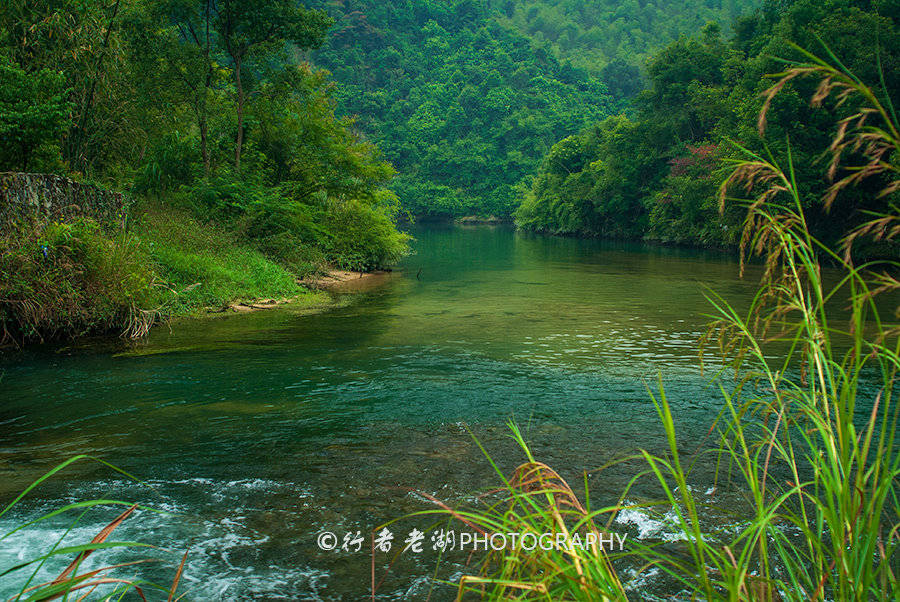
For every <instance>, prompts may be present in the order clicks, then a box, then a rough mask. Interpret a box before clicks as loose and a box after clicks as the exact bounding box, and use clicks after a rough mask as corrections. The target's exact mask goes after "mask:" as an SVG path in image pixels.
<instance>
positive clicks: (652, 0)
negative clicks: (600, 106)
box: [491, 0, 760, 95]
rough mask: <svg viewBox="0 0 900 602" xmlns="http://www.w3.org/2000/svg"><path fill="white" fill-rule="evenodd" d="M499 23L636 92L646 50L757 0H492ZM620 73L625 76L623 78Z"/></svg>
mask: <svg viewBox="0 0 900 602" xmlns="http://www.w3.org/2000/svg"><path fill="white" fill-rule="evenodd" d="M491 4H493V5H495V6H498V7H499V8H500V10H501V20H502V22H504V23H506V24H508V25H510V26H512V27H514V28H516V29H517V30H519V31H521V32H522V33H524V34H525V35H528V36H529V37H531V38H532V40H533V41H534V42H535V43H536V44H546V45H548V46H549V47H550V48H551V49H552V50H553V52H554V53H555V54H556V55H557V56H560V57H562V58H566V59H570V60H571V61H572V63H573V64H574V65H576V66H577V67H582V68H584V69H587V70H589V71H590V72H591V73H595V74H598V73H599V74H600V75H601V76H602V77H603V79H604V81H605V82H606V84H607V85H608V86H610V89H611V90H612V91H614V92H615V93H617V94H626V95H628V94H631V93H634V92H637V91H639V88H635V87H634V86H635V85H636V84H638V85H639V83H640V76H639V71H638V70H639V69H640V68H642V67H643V63H644V61H645V60H646V59H647V58H648V56H649V55H650V53H651V52H652V51H654V50H656V49H657V48H659V47H660V46H663V45H665V44H667V43H669V42H671V41H673V40H675V39H677V38H678V37H679V36H681V35H683V34H684V33H686V32H692V31H696V30H697V29H699V28H700V27H701V26H702V25H704V24H705V23H708V22H710V21H714V22H718V23H730V22H732V21H733V20H734V19H735V18H737V17H739V16H740V15H741V14H744V13H749V12H750V11H751V10H752V9H754V8H756V7H757V6H759V4H760V2H759V1H758V0H682V1H681V2H665V1H663V0H629V1H625V2H622V1H621V0H594V1H593V2H588V1H586V0H506V1H499V2H493V3H491ZM621 76H624V77H621Z"/></svg>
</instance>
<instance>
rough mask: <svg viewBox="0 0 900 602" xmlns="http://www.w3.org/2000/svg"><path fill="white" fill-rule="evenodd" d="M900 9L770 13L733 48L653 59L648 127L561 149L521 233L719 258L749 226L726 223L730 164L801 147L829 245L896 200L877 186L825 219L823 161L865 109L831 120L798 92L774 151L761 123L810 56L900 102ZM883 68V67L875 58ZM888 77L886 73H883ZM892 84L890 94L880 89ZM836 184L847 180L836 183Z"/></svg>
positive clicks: (590, 137)
mask: <svg viewBox="0 0 900 602" xmlns="http://www.w3.org/2000/svg"><path fill="white" fill-rule="evenodd" d="M898 14H900V4H898V3H897V2H896V1H893V0H892V1H884V2H870V1H866V0H825V1H817V0H798V1H795V2H781V1H775V0H768V1H767V2H766V3H765V4H764V6H763V8H762V9H760V10H759V11H758V12H756V13H755V14H753V15H750V16H747V17H743V18H741V19H739V20H737V21H736V22H735V24H734V35H733V37H731V38H730V39H726V38H725V37H724V36H723V35H722V33H721V31H720V29H719V28H718V27H717V26H715V25H708V26H706V27H705V28H704V29H703V31H702V32H701V33H700V34H699V35H697V36H695V37H691V38H679V39H678V40H676V41H674V42H672V43H671V44H669V45H668V46H666V47H665V48H663V49H661V50H660V51H659V52H657V53H656V54H654V56H653V57H652V58H651V60H650V61H649V63H648V66H647V75H648V78H649V89H648V90H646V91H644V92H642V93H641V94H639V95H638V97H637V98H636V101H635V110H636V115H635V116H633V118H631V119H629V118H626V117H611V118H609V119H607V120H605V121H603V122H600V123H599V124H597V125H595V126H593V127H592V128H589V129H588V130H586V131H584V132H582V133H580V134H578V135H575V136H571V137H569V138H566V139H564V140H562V141H560V142H558V143H557V144H556V145H555V146H554V147H553V149H552V150H551V152H550V153H548V155H547V156H546V157H545V159H544V162H543V164H542V166H541V168H540V170H539V171H538V173H537V175H536V176H535V177H534V179H533V181H532V182H531V184H530V186H529V190H528V193H527V194H526V195H525V198H524V200H523V202H522V205H521V206H520V207H519V209H518V211H517V218H518V222H519V223H520V225H521V226H523V227H525V228H529V229H534V230H542V231H548V232H555V233H574V234H587V235H602V236H608V235H612V236H626V237H646V238H650V239H656V240H662V241H668V242H685V243H695V244H696V243H700V244H708V245H722V244H734V243H736V242H737V240H738V237H739V232H740V227H739V226H740V221H741V219H742V213H741V212H740V211H735V210H732V211H730V212H727V213H725V214H720V213H719V211H718V203H717V201H716V193H717V190H718V188H719V185H720V184H721V182H722V178H723V176H722V172H721V171H720V170H719V168H720V167H722V166H723V160H727V159H728V158H729V157H733V156H735V154H736V153H737V152H738V150H737V148H736V144H740V145H742V146H744V147H746V148H749V149H752V150H755V151H758V152H765V149H766V148H768V149H769V150H770V151H771V152H772V153H774V154H775V155H776V156H780V157H784V156H785V154H786V148H787V144H788V139H790V146H791V148H792V154H793V162H794V164H796V165H798V166H801V167H798V172H797V177H798V180H799V181H798V185H799V188H800V192H801V198H802V200H803V203H804V206H805V207H806V208H807V209H814V210H811V211H809V213H808V216H807V219H808V221H809V224H810V228H811V229H812V231H813V233H814V234H815V235H817V236H819V237H820V238H822V239H823V240H824V241H826V242H827V243H829V244H832V243H834V242H835V240H836V238H837V237H839V235H840V234H841V233H842V232H843V231H845V229H846V226H847V224H848V223H849V224H852V223H854V222H858V221H860V220H863V219H865V215H864V212H865V211H868V210H877V209H880V208H884V207H885V206H886V203H887V202H889V200H890V199H885V198H880V199H879V198H878V197H877V195H875V194H872V190H874V187H875V186H877V185H878V183H877V182H871V183H870V184H867V186H872V187H873V189H871V190H870V189H869V188H867V186H861V187H858V188H854V189H853V190H851V191H848V193H847V194H846V195H844V196H842V197H841V199H839V200H838V202H836V203H834V204H833V205H831V206H830V212H829V213H826V212H824V211H821V210H820V209H822V208H823V199H822V196H821V194H820V193H817V192H816V191H821V190H822V189H823V186H822V184H823V183H825V181H826V179H827V177H828V176H827V174H826V171H827V170H828V165H827V162H823V161H820V160H819V158H820V155H821V150H822V149H823V148H827V147H828V146H829V144H830V142H831V139H832V137H833V135H834V134H835V132H836V131H837V129H838V128H839V127H841V126H840V123H839V122H840V120H841V119H842V118H843V117H846V116H847V115H849V114H851V113H852V110H853V102H852V101H848V102H847V103H844V104H843V105H842V106H838V103H837V102H836V101H833V100H831V101H828V102H826V103H825V107H824V108H825V110H824V111H823V110H818V109H817V108H816V107H814V106H812V104H811V102H810V99H811V98H812V97H813V95H814V93H815V91H816V86H817V83H816V82H813V81H808V80H804V79H803V78H795V79H793V80H792V81H790V82H787V83H786V85H785V88H784V90H783V91H782V93H781V94H779V95H778V96H777V97H776V98H774V99H773V103H772V106H771V110H770V111H769V112H768V119H767V124H766V127H767V131H766V136H765V138H763V137H762V136H761V133H760V131H759V128H758V126H759V124H758V122H757V115H758V114H759V111H760V109H761V107H762V105H763V103H764V102H765V99H764V98H763V97H762V96H761V94H762V93H763V92H764V91H765V90H766V89H768V88H769V87H770V86H771V85H772V84H773V80H772V79H770V78H769V77H767V75H768V74H772V73H778V72H779V71H781V70H782V69H783V63H781V62H780V61H779V60H777V59H776V58H775V57H782V58H788V59H790V58H797V57H798V56H799V50H797V49H796V48H795V47H793V46H792V45H791V44H790V43H789V41H790V42H794V43H796V44H797V45H799V46H801V47H803V48H809V49H813V50H819V51H821V52H822V53H825V52H827V50H826V49H825V48H824V46H823V42H826V43H827V45H828V47H829V48H830V50H831V51H832V52H834V54H835V55H836V56H837V57H839V59H840V60H841V61H842V62H843V63H844V64H845V65H846V66H847V67H848V68H849V69H850V70H851V71H853V72H854V73H855V74H857V76H859V77H860V78H861V79H862V80H863V81H864V82H867V83H869V84H870V85H871V86H872V87H873V88H874V89H876V90H879V93H880V94H883V95H886V96H891V97H893V98H897V97H898V94H897V93H898V92H900V76H898V62H900V31H898V23H897V22H896V17H895V16H896V15H898ZM876 57H877V58H876ZM879 61H880V65H881V69H880V71H879V65H878V62H879ZM880 73H883V75H884V86H882V85H881V75H880ZM833 175H834V174H833Z"/></svg>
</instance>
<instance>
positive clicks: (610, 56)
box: [313, 0, 754, 217]
mask: <svg viewBox="0 0 900 602" xmlns="http://www.w3.org/2000/svg"><path fill="white" fill-rule="evenodd" d="M753 4H754V2H752V1H744V2H724V3H723V2H708V1H707V2H699V1H692V2H681V3H677V4H676V3H663V2H659V3H653V2H647V3H637V2H633V3H625V4H623V3H619V2H600V3H591V2H585V1H584V0H574V1H573V0H569V1H557V2H534V1H530V0H529V1H521V0H519V1H514V0H509V1H507V2H502V1H493V2H476V1H473V0H452V1H450V2H443V1H434V0H408V1H405V2H374V1H371V0H340V1H337V2H325V1H321V2H319V3H318V5H319V6H321V7H323V8H325V9H327V10H328V12H329V14H330V15H332V16H333V17H334V19H335V21H336V25H335V27H334V34H333V35H332V36H330V37H329V39H328V41H327V42H326V43H325V45H324V46H323V47H322V49H321V50H318V51H316V52H315V53H314V55H313V58H314V60H315V62H316V63H317V64H319V65H322V66H324V67H326V68H328V69H330V70H331V71H332V73H333V74H334V77H335V79H336V80H337V81H338V82H340V83H341V88H340V90H339V92H338V94H337V97H338V99H339V107H340V110H341V111H342V112H346V113H348V114H352V115H357V116H358V117H359V125H360V127H361V128H362V129H363V131H365V132H366V134H367V135H369V136H370V137H371V138H372V139H373V140H375V141H376V142H377V143H378V145H379V147H381V148H382V149H383V150H384V153H385V155H386V156H387V157H388V159H390V161H391V162H392V163H393V164H394V165H395V166H396V167H397V170H398V171H399V172H400V177H399V178H398V180H397V182H396V185H395V190H396V191H397V194H398V196H399V197H400V199H401V201H402V203H403V206H404V207H405V208H406V209H407V210H408V211H410V212H411V213H413V214H414V215H418V216H425V217H429V216H431V217H433V216H457V217H459V216H465V215H480V216H482V217H487V216H489V215H495V216H499V217H508V216H509V215H510V214H511V213H512V211H513V210H514V209H515V207H516V206H517V205H518V203H519V201H520V200H521V196H522V192H521V190H519V189H518V188H517V186H516V185H517V184H518V183H519V182H520V181H521V180H522V179H523V178H524V177H526V176H529V175H531V174H532V173H534V171H535V170H536V169H537V167H538V166H539V165H540V161H541V158H542V157H543V156H544V155H546V154H547V152H548V151H549V150H550V147H551V146H552V145H553V143H555V142H556V141H557V140H559V139H560V138H562V137H564V136H567V135H570V134H575V133H577V132H579V131H580V130H582V129H584V128H585V127H586V126H588V125H590V124H592V123H593V122H596V121H598V120H599V119H601V118H603V117H605V116H607V115H609V114H611V113H613V112H615V111H617V110H618V109H620V108H621V107H623V106H624V105H625V103H626V101H627V99H628V98H630V97H631V96H632V95H633V94H635V93H636V92H637V91H638V90H640V89H641V88H642V87H643V81H642V75H641V72H640V69H639V68H640V67H641V63H642V60H643V57H644V56H645V55H646V54H647V53H648V52H649V51H650V50H652V49H655V48H657V47H659V46H660V45H661V44H663V43H665V42H667V41H669V40H672V39H674V38H675V37H677V36H678V33H679V32H682V31H695V30H696V29H697V28H699V27H700V26H701V25H703V24H704V23H705V22H706V21H707V20H723V21H730V20H731V19H732V18H733V17H735V16H737V14H738V12H739V11H740V10H741V9H743V8H748V7H749V6H751V5H753ZM675 15H677V18H673V16H675Z"/></svg>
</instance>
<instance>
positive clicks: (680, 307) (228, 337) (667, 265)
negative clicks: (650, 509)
mask: <svg viewBox="0 0 900 602" xmlns="http://www.w3.org/2000/svg"><path fill="white" fill-rule="evenodd" d="M412 233H413V235H414V236H415V238H416V241H415V243H414V249H415V253H414V254H413V255H411V256H410V257H409V258H407V259H406V260H405V262H404V264H403V265H402V266H400V267H399V269H398V270H397V271H395V272H394V273H393V274H392V275H391V276H390V277H388V278H387V279H386V282H384V283H383V284H381V285H380V286H378V287H375V288H372V289H371V290H368V291H364V292H356V293H352V294H349V293H348V295H349V297H348V298H347V300H346V302H345V303H344V304H342V305H341V306H340V307H338V308H336V309H332V310H329V311H326V312H324V313H320V314H313V315H308V314H298V313H296V312H292V311H290V310H273V311H264V312H258V313H253V314H247V315H234V316H229V317H224V318H217V319H205V320H179V321H176V322H174V323H172V324H171V325H170V326H168V327H167V326H165V325H164V326H160V327H158V328H156V329H155V330H154V331H153V332H152V333H151V335H150V336H149V337H148V339H147V340H146V341H142V342H140V343H136V344H129V343H124V342H119V341H116V342H108V341H103V342H89V343H87V344H81V345H77V346H70V347H62V348H60V347H55V348H50V347H42V348H36V349H31V350H28V351H25V352H20V353H15V354H7V356H6V357H5V358H2V359H0V370H2V381H0V387H2V389H0V391H2V402H0V502H3V504H5V503H6V502H7V501H9V500H11V499H12V498H13V497H14V495H15V494H16V493H17V492H18V491H21V490H22V489H23V488H24V487H25V486H26V485H27V484H28V483H29V482H30V481H31V480H33V479H34V478H35V477H37V476H38V475H40V474H41V473H42V472H43V471H45V470H47V469H48V468H50V467H52V466H53V465H55V464H56V463H58V462H61V461H62V460H64V459H66V458H69V457H72V456H74V455H76V454H83V453H86V454H91V455H94V456H97V457H100V458H103V459H104V460H106V461H108V462H111V463H113V464H115V465H116V466H118V467H121V468H122V469H123V470H126V471H128V472H129V473H131V474H132V475H134V476H136V477H137V478H139V479H141V480H142V481H143V482H134V481H131V480H130V479H128V478H127V477H124V476H122V475H120V474H118V473H116V472H114V471H112V470H111V469H109V468H107V467H105V466H102V465H100V464H97V463H94V462H89V461H84V462H80V463H78V464H76V465H73V466H72V467H70V468H69V469H67V470H66V471H65V472H64V473H62V474H63V475H66V476H64V477H57V478H54V479H51V480H49V481H47V482H46V483H45V484H44V485H42V486H41V487H40V488H39V489H38V490H36V491H35V492H34V493H33V494H32V495H30V496H29V497H28V498H26V500H25V501H24V502H23V503H22V504H20V505H18V506H17V507H16V509H15V510H14V511H13V512H11V513H9V514H7V515H5V516H3V517H2V518H0V534H2V533H5V532H6V531H8V530H9V528H11V526H12V525H14V524H18V523H19V522H22V521H23V520H26V519H28V518H33V517H36V516H38V515H39V514H40V513H41V512H46V511H49V510H50V509H52V508H54V507H57V506H59V505H61V504H62V503H64V502H66V501H74V500H79V499H87V498H112V499H121V500H129V501H140V502H142V503H145V504H147V505H148V506H151V507H153V508H157V509H161V510H164V511H167V512H169V514H156V513H153V512H149V511H141V512H139V513H137V515H135V516H133V517H131V518H129V519H128V520H127V521H125V523H124V524H123V525H122V527H120V529H119V530H118V531H117V532H116V537H117V538H120V539H125V540H132V539H133V540H138V541H143V542H147V543H152V544H154V545H157V546H160V547H162V548H165V550H169V551H163V550H151V551H149V552H148V551H145V550H137V551H132V552H119V551H111V552H110V551H107V552H98V553H97V554H95V556H94V557H92V558H91V559H90V560H89V562H93V563H94V564H93V565H91V566H101V565H102V564H103V562H112V561H123V560H126V559H133V558H142V557H146V556H148V555H149V556H154V557H157V558H162V559H163V560H164V564H163V565H160V566H150V565H148V566H147V567H144V568H134V569H130V570H131V571H132V572H133V573H134V572H137V573H140V574H142V575H146V576H148V577H150V578H153V579H155V580H157V581H167V580H170V579H171V576H172V575H173V573H174V570H175V566H177V563H178V561H179V560H180V556H181V553H182V552H183V551H184V550H186V549H188V548H189V552H188V560H187V564H186V569H185V578H184V582H183V586H184V588H186V589H187V590H189V591H190V592H191V594H190V596H191V597H193V598H194V599H201V600H212V599H229V600H233V599H290V600H294V599H326V600H328V599H340V598H342V597H343V598H345V599H351V598H356V597H364V596H365V595H367V594H368V593H369V587H370V585H369V584H370V571H371V568H370V561H369V556H368V554H367V553H366V549H367V546H368V543H367V544H366V546H364V548H363V551H362V552H359V553H354V552H352V551H350V552H346V551H343V550H340V549H337V550H332V551H322V550H320V549H319V547H318V546H317V539H316V538H317V535H318V534H319V533H321V532H324V531H330V532H333V533H335V534H336V535H337V536H338V537H339V538H342V537H343V535H344V534H346V533H348V532H355V531H357V530H359V531H361V532H362V533H363V534H366V533H369V532H370V531H371V530H372V529H374V528H375V527H378V526H379V525H382V524H384V523H386V522H387V521H390V520H392V519H397V518H400V517H402V516H403V515H405V514H407V513H410V512H415V511H417V510H424V509H429V508H432V507H433V506H430V504H429V503H428V502H427V500H426V498H425V497H423V496H421V495H420V494H419V493H417V492H424V493H427V494H428V495H432V496H435V497H437V498H439V499H441V500H445V501H446V502H447V503H450V504H457V503H460V502H466V501H472V500H473V499H474V497H473V496H474V494H476V493H478V492H480V491H483V490H486V489H488V488H490V487H492V486H494V485H496V484H497V483H498V482H499V481H498V479H497V477H496V476H495V475H493V474H492V472H491V467H490V464H489V463H488V462H487V460H486V459H485V458H484V456H483V455H482V453H481V451H480V450H479V448H478V446H477V445H476V444H475V442H474V440H473V435H474V436H475V437H477V438H478V439H479V441H481V442H482V443H483V445H485V447H486V448H487V449H488V450H489V452H490V453H491V454H492V456H493V457H494V458H495V459H496V461H497V462H498V464H499V466H500V467H501V469H502V470H504V471H507V472H508V471H510V470H512V469H513V468H514V467H515V466H516V465H517V464H518V463H519V462H521V461H522V460H523V456H522V454H521V452H520V451H519V450H517V449H516V447H515V444H514V443H513V442H512V441H511V440H510V439H509V438H508V437H507V433H508V430H507V428H506V422H507V421H508V420H511V419H512V420H515V421H516V422H517V423H518V424H519V425H520V426H521V427H522V429H523V430H524V431H525V432H526V438H527V439H528V441H529V442H530V443H531V445H532V447H533V451H534V453H535V455H536V456H537V458H538V459H540V460H542V461H545V462H547V463H548V464H550V465H552V466H554V467H556V468H558V470H559V471H560V472H561V473H562V474H563V475H564V476H567V477H568V478H571V479H572V482H574V483H578V482H583V480H582V476H581V475H582V472H583V471H585V470H588V471H591V470H593V469H596V468H597V467H599V466H601V465H602V464H604V463H605V462H607V461H609V460H610V459H612V458H614V457H616V456H618V455H621V454H624V453H628V452H632V451H634V450H636V449H637V448H639V447H647V448H650V449H660V447H661V445H662V442H663V440H662V429H661V427H660V425H659V422H658V420H657V418H656V414H655V411H654V407H653V404H652V403H651V401H650V398H649V396H648V393H647V387H648V386H650V387H654V386H655V382H656V379H657V375H661V376H662V379H663V382H664V383H665V385H666V389H667V392H668V395H669V398H670V400H671V402H672V403H673V406H674V407H675V410H676V412H677V417H678V421H679V427H680V428H681V430H682V433H683V436H684V437H685V440H686V441H689V442H691V443H699V442H700V441H701V439H702V437H703V435H704V434H705V433H706V432H707V431H708V429H709V426H710V424H711V420H712V419H713V418H714V417H715V415H716V412H717V411H718V410H719V409H720V407H721V401H720V396H719V394H718V392H717V390H716V389H715V387H713V386H711V385H710V383H709V378H710V372H709V371H707V372H705V373H701V371H700V367H699V361H698V354H697V341H698V339H699V337H700V336H701V334H702V333H703V332H704V330H705V325H706V322H707V319H706V318H705V317H703V314H704V313H705V312H707V311H709V306H708V303H707V301H706V300H705V298H704V287H707V286H708V287H712V288H713V289H715V290H716V291H717V292H719V293H720V294H722V295H723V296H725V297H726V298H727V299H729V300H731V301H732V302H734V303H736V304H738V305H746V304H747V303H748V301H749V299H750V297H751V295H752V293H753V291H754V289H755V284H756V278H754V277H750V278H747V279H746V280H741V279H739V278H738V266H737V263H736V261H735V260H734V257H732V256H731V255H728V254H725V255H723V254H717V253H703V252H699V251H687V250H678V249H667V248H659V247H649V246H643V245H638V244H624V243H610V242H599V241H589V240H576V239H566V238H550V237H539V236H530V235H526V234H522V233H516V232H514V231H513V230H511V229H507V228H503V227H485V226H479V227H450V226H434V227H420V228H416V229H414V230H413V232H412ZM470 431H471V432H470ZM634 470H636V465H635V463H629V464H625V465H623V466H620V467H618V468H615V469H611V470H607V471H603V472H602V473H596V472H592V473H591V475H590V477H589V482H590V488H591V496H592V498H594V499H598V500H613V501H614V499H615V498H616V496H617V495H618V492H619V491H621V488H622V487H623V486H624V484H625V482H626V481H627V479H628V477H629V476H630V474H631V472H633V471H634ZM636 494H638V493H637V492H636ZM118 511H119V510H115V509H110V510H107V511H103V512H99V513H89V514H88V515H86V516H85V517H84V518H82V519H81V520H80V521H79V522H78V523H77V524H75V526H74V527H73V528H72V529H71V531H70V532H69V534H68V535H67V536H66V539H65V541H66V542H69V543H84V542H87V541H89V540H90V538H91V537H93V536H94V535H95V534H96V533H97V532H98V531H99V529H100V528H102V526H103V525H104V524H105V523H106V522H108V521H109V520H111V518H112V517H114V516H115V515H116V514H117V512H118ZM417 521H418V522H417ZM70 522H71V521H70V520H60V519H59V518H57V519H53V520H50V521H46V522H43V523H40V524H39V525H36V526H33V527H30V528H28V529H25V530H23V531H21V532H19V533H17V534H15V535H13V536H12V537H10V538H7V539H6V540H3V541H2V542H0V571H2V569H3V568H4V567H8V566H11V565H12V564H15V563H16V562H17V561H18V560H21V559H24V558H26V557H29V556H30V555H34V554H37V553H38V552H39V551H42V550H43V551H46V550H47V549H49V547H50V546H52V545H53V544H54V543H55V541H56V540H57V539H59V538H60V537H62V536H63V534H64V533H65V530H66V529H67V528H69V526H70ZM431 522H433V521H429V520H426V519H422V518H421V517H420V518H419V519H407V520H406V521H403V522H401V523H397V524H395V525H394V527H395V530H396V531H397V532H398V537H403V536H405V534H406V533H407V532H408V531H409V530H410V529H411V528H413V527H415V528H418V529H420V530H422V531H423V532H424V533H426V544H427V545H426V547H425V551H424V552H423V553H422V554H419V555H413V554H408V555H404V556H403V557H402V558H401V559H400V560H399V561H398V562H397V563H395V564H394V565H393V566H390V567H388V562H387V561H385V562H382V561H381V560H379V562H378V566H377V567H376V568H377V571H378V575H379V579H380V578H381V574H382V573H384V572H385V571H386V570H387V577H386V579H385V580H384V583H383V584H382V585H381V587H380V588H379V589H378V597H379V598H384V599H414V600H418V599H424V598H425V596H426V595H427V593H428V590H429V587H430V585H429V579H428V575H429V574H430V573H432V572H433V571H434V569H435V563H436V562H437V555H436V553H435V552H433V551H432V550H431V545H430V544H431V542H430V536H429V534H431V533H432V529H431V528H432V527H434V525H431ZM638 526H641V525H637V524H629V525H626V524H622V525H621V528H622V529H623V531H624V530H628V529H631V530H632V532H634V533H635V536H637V531H635V527H638ZM644 526H645V527H646V525H644ZM101 556H102V557H101ZM386 557H387V556H386ZM95 558H96V559H95ZM64 565H65V563H62V564H60V562H52V563H49V564H48V566H46V567H45V568H44V569H42V573H41V574H42V576H44V577H46V578H52V577H53V576H54V575H55V573H58V572H59V570H60V569H61V567H62V566H64ZM388 569H389V570H388ZM461 570H462V569H461V567H460V566H458V565H454V564H453V563H452V562H448V563H446V566H445V567H443V568H442V569H440V570H439V572H440V573H441V574H440V576H441V577H443V578H451V579H452V578H455V577H458V576H459V573H460V571H461ZM441 571H442V572H441ZM129 574H131V573H129ZM21 582H22V581H21V579H19V578H16V579H13V578H12V577H11V576H9V575H8V576H6V577H0V596H3V597H4V598H5V597H8V596H10V595H14V594H15V593H17V591H18V589H17V588H16V584H17V583H18V584H21ZM452 594H453V591H452V589H450V588H447V587H443V588H440V587H439V588H438V590H437V591H436V592H435V596H434V598H433V599H441V598H447V597H450V598H452Z"/></svg>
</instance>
